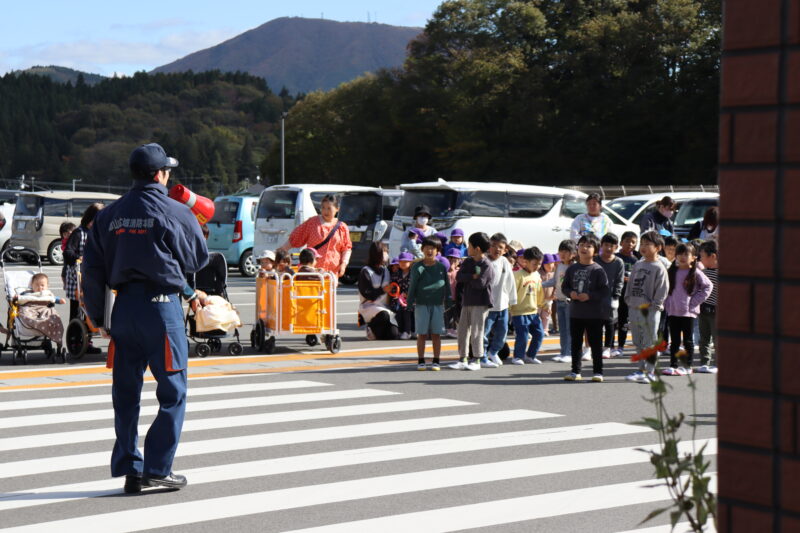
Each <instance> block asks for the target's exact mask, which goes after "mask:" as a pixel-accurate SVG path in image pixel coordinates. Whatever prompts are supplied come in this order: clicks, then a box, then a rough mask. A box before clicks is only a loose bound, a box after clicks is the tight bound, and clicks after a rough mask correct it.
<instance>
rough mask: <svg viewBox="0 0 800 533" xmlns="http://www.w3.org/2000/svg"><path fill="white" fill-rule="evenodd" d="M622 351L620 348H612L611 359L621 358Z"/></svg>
mask: <svg viewBox="0 0 800 533" xmlns="http://www.w3.org/2000/svg"><path fill="white" fill-rule="evenodd" d="M622 355H623V351H622V350H621V349H620V348H614V349H613V350H611V357H622Z"/></svg>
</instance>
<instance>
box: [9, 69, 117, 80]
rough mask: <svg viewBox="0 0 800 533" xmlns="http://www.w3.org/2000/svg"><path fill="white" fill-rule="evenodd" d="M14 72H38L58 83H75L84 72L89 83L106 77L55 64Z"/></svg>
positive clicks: (84, 78) (37, 73)
mask: <svg viewBox="0 0 800 533" xmlns="http://www.w3.org/2000/svg"><path fill="white" fill-rule="evenodd" d="M14 74H36V75H39V76H45V77H47V78H50V79H51V80H53V81H54V82H56V83H67V82H69V83H71V84H72V85H75V83H76V82H77V81H78V76H80V75H81V74H83V81H84V82H86V84H87V85H94V84H96V83H99V82H101V81H103V80H104V79H106V78H105V77H104V76H101V75H100V74H90V73H88V72H81V71H79V70H73V69H71V68H67V67H57V66H55V65H50V66H48V67H40V66H36V67H31V68H29V69H25V70H16V71H14Z"/></svg>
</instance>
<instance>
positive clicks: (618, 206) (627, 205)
mask: <svg viewBox="0 0 800 533" xmlns="http://www.w3.org/2000/svg"><path fill="white" fill-rule="evenodd" d="M645 203H647V200H614V201H613V202H610V203H609V204H608V207H610V208H611V209H613V210H614V211H616V212H617V213H619V214H620V215H622V216H623V217H625V218H627V219H628V220H630V219H631V217H633V214H634V213H635V212H636V211H638V210H639V209H640V208H641V207H642V206H643V205H644V204H645Z"/></svg>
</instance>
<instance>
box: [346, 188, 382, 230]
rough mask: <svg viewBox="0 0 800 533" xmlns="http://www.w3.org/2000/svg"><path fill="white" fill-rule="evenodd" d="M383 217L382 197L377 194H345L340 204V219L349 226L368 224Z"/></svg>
mask: <svg viewBox="0 0 800 533" xmlns="http://www.w3.org/2000/svg"><path fill="white" fill-rule="evenodd" d="M380 219H381V197H380V196H378V195H377V194H345V195H344V196H342V200H341V202H340V205H339V220H341V221H342V222H344V223H345V224H347V225H348V226H367V225H369V224H372V223H374V222H377V221H378V220H380Z"/></svg>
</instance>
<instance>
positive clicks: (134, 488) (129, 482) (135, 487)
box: [125, 475, 142, 494]
mask: <svg viewBox="0 0 800 533" xmlns="http://www.w3.org/2000/svg"><path fill="white" fill-rule="evenodd" d="M137 492H142V476H134V475H129V476H125V493H126V494H136V493H137Z"/></svg>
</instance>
